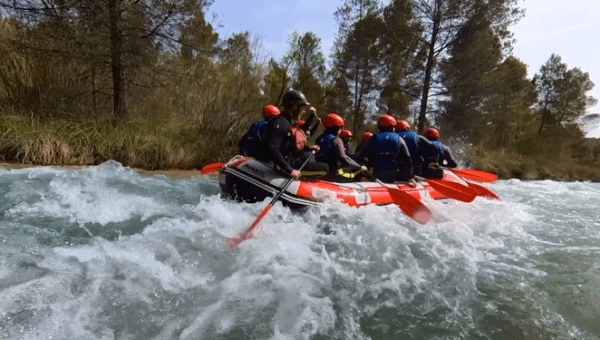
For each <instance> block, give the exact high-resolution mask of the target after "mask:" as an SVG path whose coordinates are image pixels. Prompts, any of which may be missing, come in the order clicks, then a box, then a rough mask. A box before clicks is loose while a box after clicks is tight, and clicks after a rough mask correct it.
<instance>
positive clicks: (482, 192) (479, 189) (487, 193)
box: [467, 182, 500, 200]
mask: <svg viewBox="0 0 600 340" xmlns="http://www.w3.org/2000/svg"><path fill="white" fill-rule="evenodd" d="M467 183H469V187H471V188H472V189H473V190H475V193H477V196H480V197H487V198H491V199H495V200H500V197H498V195H496V194H495V193H494V192H493V191H491V190H490V189H488V188H486V187H484V186H481V185H479V184H475V183H472V182H467Z"/></svg>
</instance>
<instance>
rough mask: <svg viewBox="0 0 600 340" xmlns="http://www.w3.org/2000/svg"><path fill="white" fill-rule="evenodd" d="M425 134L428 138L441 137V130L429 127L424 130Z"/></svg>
mask: <svg viewBox="0 0 600 340" xmlns="http://www.w3.org/2000/svg"><path fill="white" fill-rule="evenodd" d="M423 136H425V137H427V138H439V137H440V132H439V131H438V130H436V129H434V128H428V129H427V130H425V132H423Z"/></svg>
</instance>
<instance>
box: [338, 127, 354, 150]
mask: <svg viewBox="0 0 600 340" xmlns="http://www.w3.org/2000/svg"><path fill="white" fill-rule="evenodd" d="M340 138H341V139H342V143H344V151H345V152H346V155H348V156H350V157H352V151H351V150H350V146H349V144H350V140H351V139H352V131H350V130H349V129H346V128H344V129H341V130H340Z"/></svg>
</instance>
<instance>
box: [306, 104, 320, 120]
mask: <svg viewBox="0 0 600 340" xmlns="http://www.w3.org/2000/svg"><path fill="white" fill-rule="evenodd" d="M308 111H310V114H311V115H313V116H315V117H316V116H317V109H315V108H314V107H312V106H311V107H310V109H308ZM320 120H321V119H319V121H320Z"/></svg>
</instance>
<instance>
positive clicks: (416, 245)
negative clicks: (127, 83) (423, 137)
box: [0, 161, 600, 340]
mask: <svg viewBox="0 0 600 340" xmlns="http://www.w3.org/2000/svg"><path fill="white" fill-rule="evenodd" d="M488 187H490V188H491V189H492V190H494V191H495V192H496V193H497V194H498V195H499V196H500V197H501V198H502V201H491V200H486V199H483V198H477V199H476V200H475V201H474V202H473V203H471V204H466V203H460V202H455V201H449V202H441V201H430V200H426V201H425V203H426V204H427V205H428V206H429V207H430V208H431V210H432V211H433V213H434V216H435V218H436V222H435V223H430V224H428V225H426V226H422V225H419V224H417V223H415V222H414V221H412V220H411V219H409V218H407V217H406V216H405V215H403V214H402V212H401V211H400V210H399V209H398V208H397V207H396V206H384V207H378V206H368V207H362V208H351V207H347V206H342V205H336V204H325V205H322V206H319V207H313V208H310V209H309V210H308V211H307V212H305V213H303V214H296V213H292V212H291V211H290V210H288V209H287V208H284V207H282V206H281V205H280V204H276V205H275V206H274V207H273V209H272V210H271V211H270V212H269V214H268V215H267V216H266V217H265V219H264V220H263V222H262V223H261V226H260V231H259V233H258V234H257V235H256V236H255V237H254V238H253V239H251V240H248V241H245V242H243V243H242V244H241V245H240V246H239V248H238V249H237V250H235V251H232V250H230V249H228V248H227V247H226V245H225V244H224V243H223V238H224V237H228V236H232V235H236V234H237V233H239V232H241V231H242V230H244V229H246V228H247V227H248V226H249V225H250V224H251V223H252V221H253V220H254V219H255V218H256V216H257V215H258V214H259V213H260V212H261V210H262V209H263V208H264V207H265V205H266V204H267V203H268V202H267V201H265V202H261V203H256V204H239V203H234V202H230V201H223V200H222V199H221V198H220V196H219V193H220V190H219V187H218V184H217V182H216V181H215V179H213V178H209V177H207V176H197V177H190V178H185V179H181V178H179V179H174V178H168V177H165V176H161V175H159V176H148V175H142V174H138V173H136V172H135V171H133V170H131V169H129V168H125V167H122V166H121V165H120V164H119V163H116V162H112V161H110V162H107V163H104V164H102V165H100V166H97V167H90V168H85V169H80V170H75V169H68V168H54V167H35V168H28V169H7V168H0V191H1V195H0V339H28V340H29V339H69V340H70V339H140V340H149V339H211V340H212V339H232V340H238V339H313V340H314V339H376V340H379V339H600V322H599V321H600V288H599V287H600V255H599V253H600V209H599V208H598V207H599V206H600V184H598V183H585V182H574V183H563V182H554V181H529V182H523V181H519V180H502V181H497V182H496V183H494V184H491V185H488Z"/></svg>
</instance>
